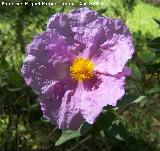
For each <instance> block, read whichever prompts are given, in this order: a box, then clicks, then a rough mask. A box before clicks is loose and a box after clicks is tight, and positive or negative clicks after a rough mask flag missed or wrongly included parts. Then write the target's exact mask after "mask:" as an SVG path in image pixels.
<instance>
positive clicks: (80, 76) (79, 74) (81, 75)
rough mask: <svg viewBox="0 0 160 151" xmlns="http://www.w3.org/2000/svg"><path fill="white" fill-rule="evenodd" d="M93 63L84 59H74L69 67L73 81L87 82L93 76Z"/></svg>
mask: <svg viewBox="0 0 160 151" xmlns="http://www.w3.org/2000/svg"><path fill="white" fill-rule="evenodd" d="M93 69H94V63H93V62H92V61H91V60H89V59H85V58H76V59H75V60H74V61H73V64H72V65H71V67H70V75H71V76H72V78H73V79H74V80H87V79H90V78H91V77H92V76H93Z"/></svg>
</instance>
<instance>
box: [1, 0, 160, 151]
mask: <svg viewBox="0 0 160 151" xmlns="http://www.w3.org/2000/svg"><path fill="white" fill-rule="evenodd" d="M4 1H5V2H11V1H9V0H8V1H7V0H4ZM12 2H29V3H31V2H40V1H33V0H30V1H22V0H19V1H16V0H15V1H13V0H12ZM43 2H56V3H57V5H56V6H34V7H32V6H31V5H26V6H24V5H21V6H4V5H3V6H2V5H1V3H2V0H0V151H74V150H75V151H160V1H159V0H101V1H99V2H101V3H103V5H94V6H88V7H90V8H91V9H94V10H96V11H97V12H98V13H99V15H102V16H109V17H113V18H121V19H122V20H123V21H124V22H125V24H126V25H127V26H128V27H129V30H130V31H131V33H132V35H133V41H134V46H135V50H136V52H135V54H134V57H133V59H132V60H130V61H129V63H128V65H129V66H130V67H131V68H132V70H133V71H132V72H133V74H132V76H131V77H129V78H127V81H126V92H127V93H126V95H125V96H124V98H123V99H122V101H120V102H119V103H118V105H117V107H115V108H112V107H107V108H106V110H105V111H104V112H103V113H102V114H101V115H100V116H99V118H98V119H97V121H96V122H95V124H94V125H92V126H91V125H88V124H84V125H83V126H82V127H81V129H80V130H79V131H76V132H74V131H69V130H58V129H57V128H55V127H54V126H53V125H51V124H50V123H49V122H48V121H47V120H45V119H44V118H42V112H41V110H40V106H39V104H38V101H37V96H36V94H35V93H34V92H33V91H32V90H31V88H29V87H28V86H26V85H25V83H24V80H23V78H22V77H21V74H20V69H21V66H22V61H23V59H24V56H25V47H26V45H27V44H28V43H30V42H31V41H32V38H33V36H35V35H36V34H39V33H41V32H43V31H44V30H45V29H46V23H47V21H48V19H49V18H50V17H51V15H53V14H55V13H58V12H69V11H70V10H71V9H73V8H76V7H79V4H80V3H82V4H83V5H84V3H85V2H87V3H88V2H98V1H96V0H89V1H87V0H85V1H84V0H81V1H78V0H72V1H65V2H66V3H68V4H69V2H73V3H74V4H75V5H74V6H71V5H70V6H69V5H66V6H63V5H62V2H64V0H43Z"/></svg>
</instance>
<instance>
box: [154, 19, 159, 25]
mask: <svg viewBox="0 0 160 151" xmlns="http://www.w3.org/2000/svg"><path fill="white" fill-rule="evenodd" d="M153 19H154V21H155V22H156V23H157V24H158V25H159V26H160V20H158V19H156V18H153Z"/></svg>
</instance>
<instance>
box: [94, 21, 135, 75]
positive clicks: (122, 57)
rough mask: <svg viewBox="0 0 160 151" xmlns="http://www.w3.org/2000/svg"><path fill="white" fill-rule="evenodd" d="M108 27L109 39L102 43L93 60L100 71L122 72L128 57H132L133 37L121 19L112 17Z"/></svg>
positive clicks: (109, 72)
mask: <svg viewBox="0 0 160 151" xmlns="http://www.w3.org/2000/svg"><path fill="white" fill-rule="evenodd" d="M107 27H108V31H107V32H106V36H108V37H107V40H106V41H105V42H104V43H103V44H101V45H100V47H99V51H96V52H95V54H94V55H93V58H92V60H93V61H94V62H95V64H96V70H98V71H99V72H103V73H106V74H107V73H108V74H111V75H115V74H117V73H119V72H122V70H123V68H124V66H125V64H126V62H127V61H128V59H131V57H132V55H133V52H134V47H133V43H132V37H131V35H130V33H129V31H128V29H127V27H126V26H125V25H124V24H123V23H122V21H121V20H118V19H111V20H110V21H109V24H108V25H107Z"/></svg>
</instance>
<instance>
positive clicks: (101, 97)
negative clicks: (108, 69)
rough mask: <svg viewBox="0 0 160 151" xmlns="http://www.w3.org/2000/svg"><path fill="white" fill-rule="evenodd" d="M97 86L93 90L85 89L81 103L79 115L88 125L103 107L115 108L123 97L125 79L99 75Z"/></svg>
mask: <svg viewBox="0 0 160 151" xmlns="http://www.w3.org/2000/svg"><path fill="white" fill-rule="evenodd" d="M98 78H99V81H101V82H100V83H99V86H97V87H96V88H94V89H92V90H91V89H88V88H87V89H85V91H84V92H83V95H82V101H81V114H82V115H83V117H84V118H85V119H86V121H87V122H88V123H90V124H93V122H94V121H95V118H96V117H97V116H98V115H99V114H100V113H101V111H102V109H103V107H104V106H107V105H112V106H115V105H116V103H117V101H118V100H119V99H121V98H122V96H123V95H124V93H125V91H124V82H125V81H124V80H125V77H124V76H121V77H118V78H117V77H111V76H105V75H100V76H99V77H98Z"/></svg>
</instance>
